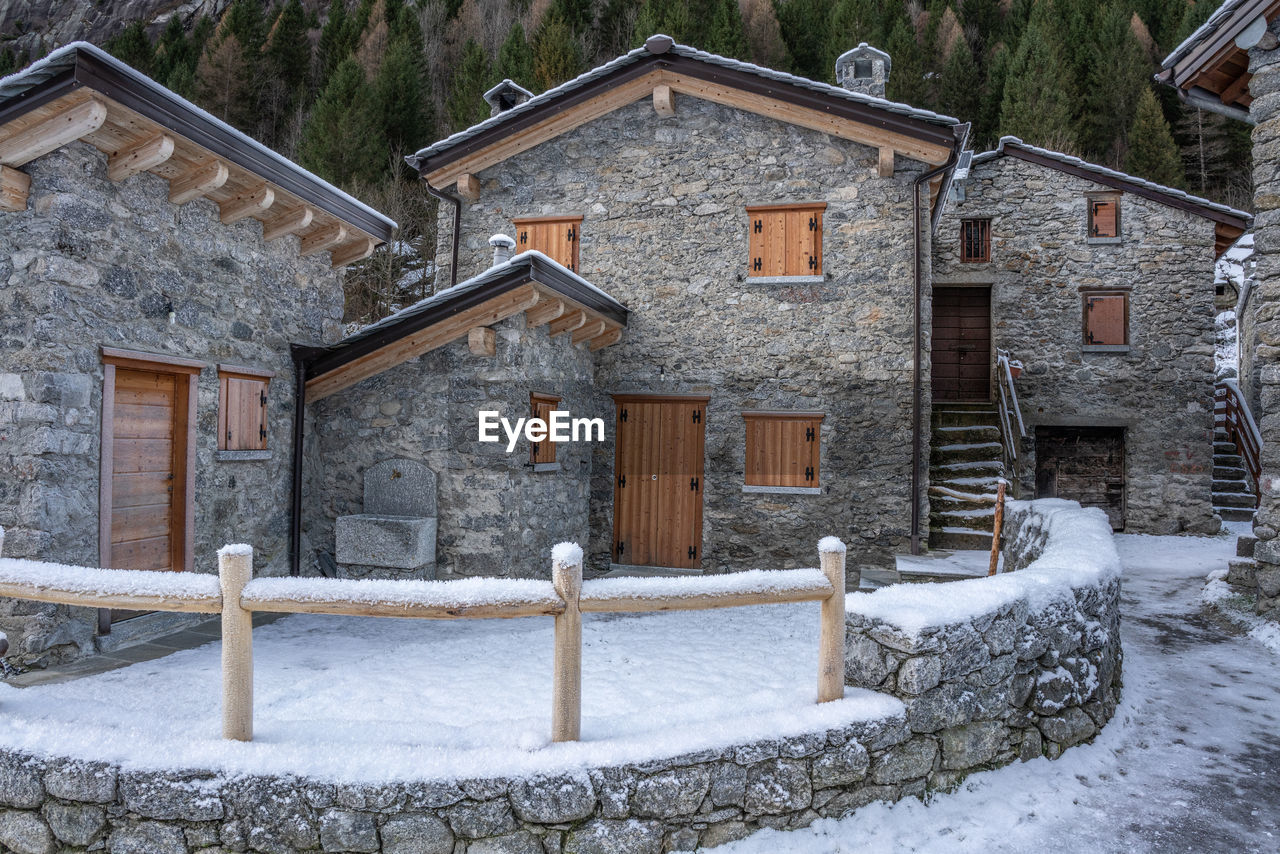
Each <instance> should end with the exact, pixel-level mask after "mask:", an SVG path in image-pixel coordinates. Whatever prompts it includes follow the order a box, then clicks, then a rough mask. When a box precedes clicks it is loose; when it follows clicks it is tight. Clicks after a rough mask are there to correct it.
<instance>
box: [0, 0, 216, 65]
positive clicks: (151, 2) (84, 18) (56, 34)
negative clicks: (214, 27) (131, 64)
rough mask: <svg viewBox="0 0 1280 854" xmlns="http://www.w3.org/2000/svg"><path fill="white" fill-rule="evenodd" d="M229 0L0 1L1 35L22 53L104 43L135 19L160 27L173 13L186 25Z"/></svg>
mask: <svg viewBox="0 0 1280 854" xmlns="http://www.w3.org/2000/svg"><path fill="white" fill-rule="evenodd" d="M228 5H230V0H188V2H178V0H118V2H116V0H113V2H109V3H104V2H102V0H0V34H3V35H0V40H2V41H3V42H4V43H5V46H6V47H11V48H16V49H17V51H18V52H19V53H27V54H30V55H33V56H34V55H39V54H41V53H43V52H44V51H43V50H41V49H40V48H41V42H42V41H43V43H44V46H45V47H46V48H53V47H57V46H58V45H63V44H66V43H67V42H70V41H77V40H80V41H88V42H93V43H94V44H102V43H103V42H105V41H106V40H107V39H109V38H111V37H112V36H114V35H116V34H118V33H119V32H120V31H121V30H123V29H124V28H125V27H126V26H128V25H129V24H131V23H133V22H134V21H144V22H146V24H147V29H148V30H152V31H154V32H159V30H160V29H161V28H163V27H164V25H165V24H166V23H168V21H169V19H170V18H172V17H173V16H174V15H177V16H179V17H180V18H181V19H182V21H183V22H184V23H185V24H188V25H189V24H190V23H191V22H193V21H196V20H198V19H199V18H200V17H201V16H203V15H208V16H210V17H212V18H215V19H216V18H217V17H218V16H219V15H221V14H222V12H223V10H224V9H226V8H227V6H228Z"/></svg>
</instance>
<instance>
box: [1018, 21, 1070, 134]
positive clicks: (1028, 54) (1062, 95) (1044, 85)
mask: <svg viewBox="0 0 1280 854" xmlns="http://www.w3.org/2000/svg"><path fill="white" fill-rule="evenodd" d="M1053 16H1054V12H1053V11H1052V9H1051V8H1050V6H1049V4H1048V3H1041V4H1039V5H1037V6H1036V8H1035V11H1034V12H1033V13H1032V17H1031V20H1030V21H1029V22H1028V23H1027V28H1026V30H1025V31H1024V32H1023V34H1022V40H1021V41H1020V42H1019V43H1018V50H1017V52H1016V53H1015V54H1014V56H1013V61H1012V62H1011V63H1010V65H1009V71H1008V77H1007V78H1006V80H1005V85H1004V101H1003V102H1002V103H1001V105H1000V133H1001V134H1009V135H1012V136H1016V137H1019V138H1020V139H1022V141H1023V142H1028V143H1031V144H1032V145H1040V146H1044V147H1046V148H1053V149H1057V150H1060V151H1063V150H1065V151H1069V152H1073V151H1074V150H1075V148H1076V144H1077V135H1076V125H1075V121H1074V118H1073V112H1074V111H1073V103H1074V102H1073V99H1072V95H1073V93H1072V92H1071V91H1070V89H1068V87H1067V82H1066V80H1065V79H1064V75H1063V74H1062V69H1063V67H1064V66H1065V62H1066V60H1065V58H1064V55H1063V51H1062V48H1061V45H1059V44H1058V43H1057V41H1056V40H1055V39H1054V35H1055V33H1054V27H1053V26H1052V21H1053Z"/></svg>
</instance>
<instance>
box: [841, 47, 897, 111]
mask: <svg viewBox="0 0 1280 854" xmlns="http://www.w3.org/2000/svg"><path fill="white" fill-rule="evenodd" d="M891 65H892V62H891V61H890V59H889V54H887V53H885V52H884V51H882V50H878V49H877V48H874V47H872V46H871V45H869V44H867V43H866V42H863V43H862V44H860V45H858V46H857V47H855V48H854V49H853V50H850V51H846V52H844V53H843V54H841V55H840V58H839V59H837V60H836V83H837V84H838V85H840V86H843V87H844V88H846V89H848V90H849V91H850V92H861V93H862V94H864V95H872V96H874V97H876V98H883V97H884V87H885V85H886V84H887V83H888V82H889V68H890V66H891Z"/></svg>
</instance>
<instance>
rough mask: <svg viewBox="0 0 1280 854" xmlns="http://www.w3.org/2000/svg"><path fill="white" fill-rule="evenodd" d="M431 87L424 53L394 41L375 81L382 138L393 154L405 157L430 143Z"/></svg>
mask: <svg viewBox="0 0 1280 854" xmlns="http://www.w3.org/2000/svg"><path fill="white" fill-rule="evenodd" d="M429 87H430V84H429V83H428V82H427V75H426V73H425V71H424V69H423V66H422V61H421V54H419V53H416V52H415V51H414V49H413V47H412V46H411V45H410V43H409V42H408V41H407V40H405V39H397V40H396V41H394V42H392V44H391V49H390V50H388V51H387V55H386V58H385V59H384V60H383V62H382V67H381V68H379V69H378V75H377V77H375V78H374V80H373V94H374V101H375V103H376V106H377V111H378V115H379V121H380V124H381V126H382V133H383V137H384V138H385V139H386V140H387V143H388V144H389V145H390V146H391V149H392V150H393V151H395V152H398V153H401V154H405V153H408V152H411V151H416V150H417V149H418V148H420V147H422V146H424V145H426V144H428V143H429V142H430V141H431V137H432V119H431V99H430V89H429Z"/></svg>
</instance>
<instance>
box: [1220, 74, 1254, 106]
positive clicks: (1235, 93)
mask: <svg viewBox="0 0 1280 854" xmlns="http://www.w3.org/2000/svg"><path fill="white" fill-rule="evenodd" d="M1252 77H1253V75H1252V74H1250V73H1249V72H1248V71H1245V72H1244V73H1243V74H1241V75H1240V76H1239V77H1237V78H1236V79H1235V80H1233V81H1231V83H1230V84H1229V85H1228V86H1227V87H1226V88H1224V89H1223V90H1222V94H1221V95H1219V96H1218V97H1219V98H1221V99H1222V103H1224V104H1226V105H1227V106H1228V107H1230V106H1232V105H1234V104H1235V102H1236V101H1237V100H1239V98H1240V96H1241V95H1243V94H1244V93H1245V92H1246V91H1247V90H1248V88H1249V80H1250V79H1251V78H1252Z"/></svg>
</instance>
